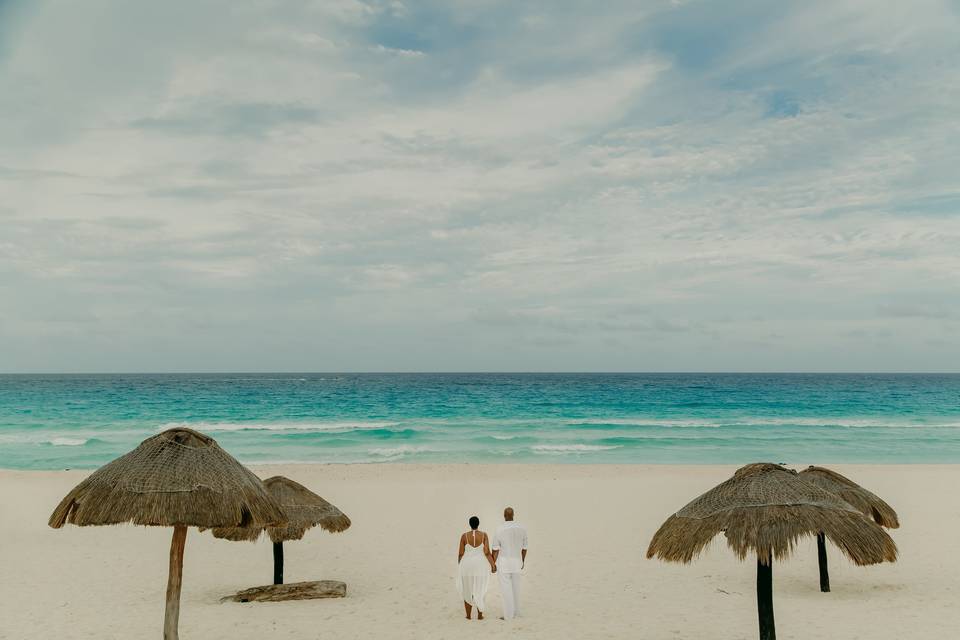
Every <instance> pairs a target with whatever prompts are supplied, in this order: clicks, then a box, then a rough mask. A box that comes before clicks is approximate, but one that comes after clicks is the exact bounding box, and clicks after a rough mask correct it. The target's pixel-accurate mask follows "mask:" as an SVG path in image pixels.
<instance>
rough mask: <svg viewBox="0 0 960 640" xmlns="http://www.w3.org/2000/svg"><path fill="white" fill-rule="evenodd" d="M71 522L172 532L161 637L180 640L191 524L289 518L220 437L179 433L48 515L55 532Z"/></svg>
mask: <svg viewBox="0 0 960 640" xmlns="http://www.w3.org/2000/svg"><path fill="white" fill-rule="evenodd" d="M67 522H69V523H71V524H75V525H79V526H88V525H106V524H121V523H124V522H131V523H133V524H139V525H145V526H155V527H173V541H172V542H171V544H170V575H169V580H168V582H167V607H166V615H165V618H164V625H163V637H164V639H165V640H176V639H177V638H178V637H179V636H178V633H177V623H178V621H179V617H180V583H181V578H182V575H183V547H184V543H185V542H186V538H187V527H189V526H195V527H205V528H206V527H221V526H262V525H267V524H279V523H283V522H284V519H283V513H282V511H281V510H280V507H279V506H278V505H277V503H276V501H275V500H274V499H273V497H272V496H271V495H270V494H269V493H268V492H267V491H266V489H265V488H264V486H263V483H262V482H260V479H259V478H257V476H255V475H254V474H253V473H252V472H251V471H249V470H248V469H247V468H245V467H244V466H243V465H241V464H240V463H239V462H237V461H236V460H235V459H234V458H233V457H232V456H231V455H230V454H228V453H227V452H226V451H224V450H223V449H221V448H220V446H219V445H217V443H216V441H215V440H213V439H212V438H210V437H208V436H205V435H203V434H202V433H198V432H196V431H192V430H190V429H182V428H177V429H170V430H168V431H164V432H163V433H161V434H159V435H155V436H153V437H152V438H147V439H146V440H144V441H143V442H142V443H140V446H138V447H137V448H136V449H134V450H133V451H131V452H130V453H128V454H126V455H124V456H121V457H119V458H117V459H116V460H114V461H113V462H110V463H109V464H106V465H104V466H103V467H101V468H99V469H97V470H96V471H94V472H93V473H92V474H90V476H88V477H87V478H86V479H85V480H84V481H83V482H81V483H80V484H78V485H77V486H76V487H74V489H73V491H71V492H70V493H68V494H67V497H65V498H64V499H63V500H62V501H61V502H60V504H59V505H58V506H57V508H56V509H54V511H53V515H51V516H50V526H51V527H54V528H55V529H59V528H60V527H62V526H63V525H64V524H65V523H67Z"/></svg>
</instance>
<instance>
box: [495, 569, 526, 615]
mask: <svg viewBox="0 0 960 640" xmlns="http://www.w3.org/2000/svg"><path fill="white" fill-rule="evenodd" d="M520 575H521V574H519V573H502V572H500V571H498V572H497V576H498V577H499V579H500V595H502V596H503V617H504V619H506V620H512V619H513V618H516V617H517V616H518V615H519V614H520Z"/></svg>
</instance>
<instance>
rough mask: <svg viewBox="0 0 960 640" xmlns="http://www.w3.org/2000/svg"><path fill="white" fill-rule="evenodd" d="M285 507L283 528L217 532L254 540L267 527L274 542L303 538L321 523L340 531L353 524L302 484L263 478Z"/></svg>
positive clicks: (325, 526)
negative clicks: (308, 531) (285, 522)
mask: <svg viewBox="0 0 960 640" xmlns="http://www.w3.org/2000/svg"><path fill="white" fill-rule="evenodd" d="M263 484H264V485H265V486H266V487H267V491H269V492H270V495H272V496H273V497H274V498H275V499H276V500H277V502H278V503H279V504H280V508H281V509H282V510H283V515H284V516H285V518H286V521H287V524H285V525H281V526H279V527H256V526H254V527H232V528H216V529H214V530H213V535H214V536H216V537H217V538H225V539H227V540H233V541H237V542H239V541H251V542H252V541H254V540H256V539H257V538H259V537H260V534H261V533H263V531H264V529H266V531H267V534H268V535H269V536H270V539H271V540H272V541H273V542H286V541H287V540H299V539H301V538H302V537H303V534H305V533H306V532H307V530H308V529H311V528H313V527H316V526H319V527H320V528H322V529H324V530H325V531H329V532H331V533H339V532H341V531H345V530H346V529H347V528H348V527H349V526H350V518H348V517H347V516H346V515H344V513H343V512H342V511H340V509H338V508H336V507H335V506H333V505H332V504H330V503H329V502H327V501H326V500H324V499H323V498H321V497H320V496H318V495H317V494H315V493H314V492H313V491H310V490H309V489H307V488H306V487H304V486H303V485H302V484H299V483H297V482H294V481H293V480H291V479H289V478H285V477H283V476H273V477H272V478H267V479H266V480H264V481H263Z"/></svg>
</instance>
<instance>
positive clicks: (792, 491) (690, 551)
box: [647, 463, 897, 565]
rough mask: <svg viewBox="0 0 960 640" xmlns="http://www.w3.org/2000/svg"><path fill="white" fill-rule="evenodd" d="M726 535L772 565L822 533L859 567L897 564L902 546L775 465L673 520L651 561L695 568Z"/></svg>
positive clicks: (742, 552) (763, 466) (759, 467)
mask: <svg viewBox="0 0 960 640" xmlns="http://www.w3.org/2000/svg"><path fill="white" fill-rule="evenodd" d="M721 532H724V533H725V535H726V538H727V544H728V545H729V547H730V548H731V549H732V550H733V552H734V553H736V554H737V556H738V557H739V558H740V559H741V560H743V559H745V558H746V557H747V555H749V554H750V553H755V554H756V555H757V557H758V558H759V559H760V560H761V561H762V562H764V563H765V564H769V563H770V562H771V556H772V558H774V559H777V560H782V559H784V558H786V557H788V556H789V555H790V553H791V552H792V551H793V548H794V546H795V545H796V543H797V540H799V539H800V538H802V537H804V536H815V535H817V534H818V533H820V532H823V533H824V534H825V535H826V537H827V538H829V539H830V540H831V541H832V542H833V543H834V544H835V545H837V547H839V548H840V549H841V550H842V551H843V552H844V554H846V555H847V557H849V558H850V559H851V560H852V561H853V562H854V563H856V564H858V565H866V564H876V563H879V562H883V561H889V562H893V561H894V560H896V558H897V547H896V544H894V542H893V539H891V538H890V536H889V535H887V533H886V532H885V531H884V530H883V529H881V528H880V527H879V525H877V524H876V523H874V522H873V521H871V520H869V519H867V518H865V517H864V516H863V515H862V514H861V513H860V512H859V511H857V510H856V509H854V508H853V507H852V506H850V505H849V504H847V503H846V502H844V501H843V500H842V499H840V498H839V497H837V496H836V495H834V494H832V493H830V492H828V491H826V490H825V489H821V488H820V487H818V486H816V485H814V484H811V483H809V482H806V481H805V480H803V479H802V478H800V477H799V476H798V474H797V472H796V471H793V470H791V469H787V468H785V467H782V466H780V465H777V464H771V463H756V464H748V465H747V466H745V467H741V468H740V469H738V470H737V472H736V473H735V474H734V475H733V477H732V478H730V479H729V480H727V481H726V482H723V483H721V484H719V485H717V486H716V487H714V488H713V489H711V490H710V491H707V492H706V493H704V494H703V495H702V496H700V497H699V498H696V499H695V500H694V501H693V502H691V503H690V504H688V505H687V506H685V507H684V508H683V509H681V510H680V511H678V512H677V513H676V514H674V515H672V516H670V517H669V518H668V519H667V521H666V522H664V523H663V525H662V526H661V527H660V529H659V530H658V531H657V533H656V534H654V536H653V540H651V541H650V547H649V549H648V550H647V557H648V558H652V557H654V556H656V557H658V558H660V559H661V560H666V561H670V562H684V563H686V562H690V561H692V560H693V559H694V558H695V557H697V556H698V555H699V554H700V552H702V551H703V549H704V548H705V547H706V546H707V545H708V544H709V543H710V541H711V540H713V538H714V537H716V535H717V534H718V533H721Z"/></svg>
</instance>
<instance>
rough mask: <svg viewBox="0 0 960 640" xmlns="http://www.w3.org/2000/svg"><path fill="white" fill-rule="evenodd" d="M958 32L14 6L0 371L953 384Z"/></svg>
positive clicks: (870, 6) (920, 3) (634, 11)
mask: <svg viewBox="0 0 960 640" xmlns="http://www.w3.org/2000/svg"><path fill="white" fill-rule="evenodd" d="M958 33H960V5H958V4H957V3H956V2H937V1H928V0H914V1H912V2H893V1H888V2H883V1H878V0H864V1H860V0H826V1H824V2H818V1H813V0H811V1H807V2H802V3H785V2H769V1H768V0H758V1H756V2H750V1H738V2H696V1H689V2H687V1H669V0H664V1H660V0H656V1H654V0H644V1H638V0H624V1H619V0H604V2H596V1H592V2H561V1H558V0H553V1H551V2H538V3H533V2H530V3H527V2H516V1H515V0H503V1H499V0H431V1H426V0H425V1H414V0H402V1H401V0H382V1H381V0H316V1H313V2H306V1H298V2H294V1H289V2H287V1H281V0H256V1H251V2H233V1H230V2H195V1H189V2H186V1H183V2H180V1H174V0H167V1H164V2H146V1H144V2H131V1H128V0H85V1H84V2H72V1H69V0H63V1H56V0H0V370H2V371H10V372H21V371H22V372H29V371H195V370H206V371H226V370H244V371H255V370H274V371H277V370H288V371H345V370H375V371H397V370H399V371H417V370H441V371H467V370H497V371H510V370H565V371H570V370H609V371H615V370H634V371H650V370H697V371H711V370H727V371H739V370H752V371H756V370H766V371H784V370H787V371H789V370H805V371H834V370H840V371H871V370H881V371H905V370H906V371H916V370H920V371H923V370H927V371H944V370H948V371H949V370H952V371H956V370H960V169H958V166H960V38H958V36H957V34H958Z"/></svg>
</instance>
